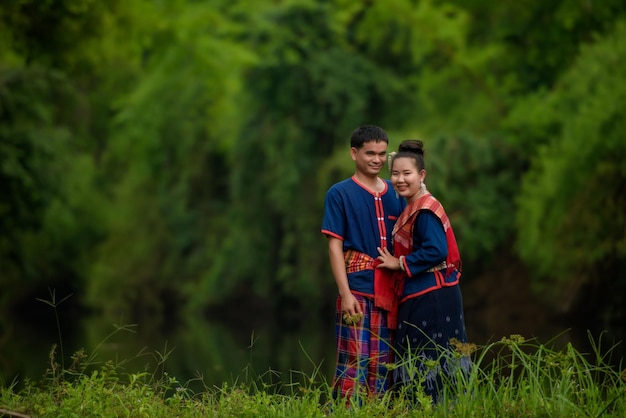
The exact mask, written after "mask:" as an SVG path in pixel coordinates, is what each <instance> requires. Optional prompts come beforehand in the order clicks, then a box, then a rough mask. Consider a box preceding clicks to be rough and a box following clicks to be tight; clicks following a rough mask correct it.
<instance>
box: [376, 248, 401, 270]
mask: <svg viewBox="0 0 626 418" xmlns="http://www.w3.org/2000/svg"><path fill="white" fill-rule="evenodd" d="M376 248H377V249H378V253H379V254H380V255H379V256H378V257H377V259H378V261H380V264H379V265H377V266H376V268H387V269H389V270H400V260H399V259H398V258H397V257H394V256H393V255H391V253H390V252H389V250H388V249H387V248H386V247H385V248H380V247H376Z"/></svg>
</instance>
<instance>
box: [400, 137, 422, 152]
mask: <svg viewBox="0 0 626 418" xmlns="http://www.w3.org/2000/svg"><path fill="white" fill-rule="evenodd" d="M398 152H412V153H415V154H420V155H424V143H423V142H422V141H420V140H419V139H406V140H404V141H402V142H401V143H400V145H399V146H398Z"/></svg>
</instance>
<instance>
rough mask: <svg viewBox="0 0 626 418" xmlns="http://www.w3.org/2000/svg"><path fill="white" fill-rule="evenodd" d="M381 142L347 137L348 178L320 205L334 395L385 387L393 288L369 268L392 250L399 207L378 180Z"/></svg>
mask: <svg viewBox="0 0 626 418" xmlns="http://www.w3.org/2000/svg"><path fill="white" fill-rule="evenodd" d="M388 144H389V139H388V137H387V134H386V132H385V131H384V130H383V129H381V128H380V127H378V126H374V125H364V126H361V127H359V128H357V129H356V130H355V131H354V132H353V133H352V135H351V138H350V147H351V148H350V156H351V157H352V160H353V161H354V163H355V173H354V175H352V177H350V178H348V179H345V180H343V181H341V182H339V183H336V184H334V185H333V186H332V187H331V188H330V189H328V191H327V192H326V198H325V201H324V219H323V221H322V233H323V234H324V235H326V237H327V238H328V253H329V257H330V266H331V270H332V273H333V276H334V278H335V282H336V283H337V289H338V291H339V295H338V297H337V322H336V337H337V368H336V371H335V376H334V379H333V391H334V395H335V397H338V396H341V397H346V398H349V397H354V396H361V395H363V394H366V395H373V394H379V393H382V392H384V391H385V390H387V389H388V388H389V380H388V377H387V375H388V371H387V367H386V366H387V365H388V364H391V363H393V358H392V352H391V349H390V347H391V344H392V341H391V340H392V333H393V330H392V329H393V328H394V327H395V323H394V320H395V317H394V315H393V311H394V309H395V308H397V300H395V295H396V293H397V289H393V279H392V278H390V277H389V271H388V270H387V269H376V268H375V267H376V265H377V264H378V261H377V260H376V258H377V257H378V255H379V253H378V250H377V248H378V247H380V248H387V249H389V250H390V251H392V249H391V232H392V230H393V225H394V223H395V220H396V219H397V218H398V216H399V215H400V213H401V212H402V209H404V206H405V202H404V199H402V198H400V197H399V196H397V195H396V193H395V192H394V190H393V188H392V186H391V183H390V182H389V181H388V180H383V179H382V178H380V177H379V176H378V175H379V173H380V170H381V169H382V168H383V167H384V166H385V162H386V157H387V146H388ZM386 273H387V274H386ZM375 290H376V291H375Z"/></svg>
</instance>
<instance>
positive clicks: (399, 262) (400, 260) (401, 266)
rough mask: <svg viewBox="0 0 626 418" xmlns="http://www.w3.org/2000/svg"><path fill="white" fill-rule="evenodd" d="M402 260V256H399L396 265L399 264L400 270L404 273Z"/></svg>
mask: <svg viewBox="0 0 626 418" xmlns="http://www.w3.org/2000/svg"><path fill="white" fill-rule="evenodd" d="M403 260H404V256H403V255H401V256H400V257H399V258H398V264H400V270H402V271H404V263H403Z"/></svg>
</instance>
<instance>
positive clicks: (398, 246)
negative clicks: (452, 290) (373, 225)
mask: <svg viewBox="0 0 626 418" xmlns="http://www.w3.org/2000/svg"><path fill="white" fill-rule="evenodd" d="M421 210H429V211H431V212H432V213H434V214H435V215H437V217H438V218H439V219H440V220H441V223H442V224H443V230H444V232H445V234H446V241H447V242H448V257H447V258H446V264H447V267H448V271H447V273H449V272H450V271H451V270H453V269H455V268H456V269H457V270H458V271H459V272H461V256H460V254H459V247H458V246H457V244H456V238H455V236H454V231H453V230H452V225H450V220H449V219H448V215H446V212H445V211H444V209H443V206H442V205H441V203H439V201H438V200H437V199H435V198H434V197H433V195H431V194H430V193H428V194H425V195H424V196H422V197H420V198H419V199H417V200H414V201H413V202H411V203H410V204H409V205H408V206H407V207H406V208H405V209H404V211H403V212H402V214H401V215H400V217H399V218H398V221H397V222H396V225H395V226H394V228H393V252H394V255H395V256H396V257H399V256H401V255H404V256H407V255H408V254H409V253H411V252H412V251H413V225H414V224H415V218H416V217H417V214H418V213H419V212H420V211H421Z"/></svg>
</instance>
